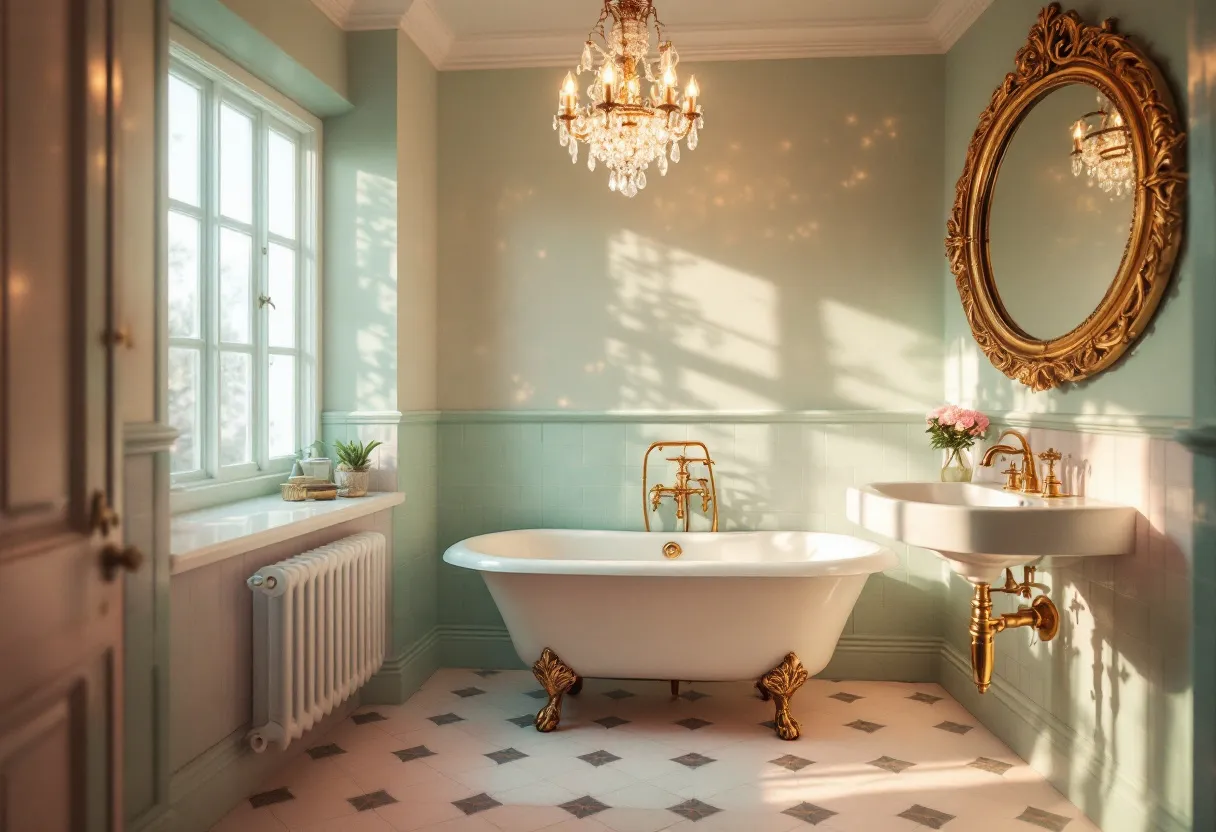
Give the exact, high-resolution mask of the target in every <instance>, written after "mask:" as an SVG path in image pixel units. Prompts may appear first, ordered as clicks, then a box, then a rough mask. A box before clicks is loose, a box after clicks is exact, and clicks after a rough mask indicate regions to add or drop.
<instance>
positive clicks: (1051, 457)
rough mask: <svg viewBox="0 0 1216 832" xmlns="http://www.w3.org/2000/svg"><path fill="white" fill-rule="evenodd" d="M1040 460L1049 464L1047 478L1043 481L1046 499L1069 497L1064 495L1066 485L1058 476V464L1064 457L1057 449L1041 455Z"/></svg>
mask: <svg viewBox="0 0 1216 832" xmlns="http://www.w3.org/2000/svg"><path fill="white" fill-rule="evenodd" d="M1039 459H1041V460H1043V461H1044V462H1046V463H1047V477H1046V478H1045V479H1044V480H1043V496H1044V497H1067V496H1069V495H1068V494H1065V493H1064V488H1063V486H1064V484H1063V483H1062V482H1060V478H1059V477H1057V476H1056V463H1057V462H1059V461H1060V460H1061V459H1063V457H1061V456H1060V452H1059V451H1057V450H1056V449H1055V448H1048V449H1047V450H1045V451H1043V453H1041V454H1039Z"/></svg>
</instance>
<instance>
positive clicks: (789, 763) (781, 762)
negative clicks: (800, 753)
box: [769, 754, 815, 771]
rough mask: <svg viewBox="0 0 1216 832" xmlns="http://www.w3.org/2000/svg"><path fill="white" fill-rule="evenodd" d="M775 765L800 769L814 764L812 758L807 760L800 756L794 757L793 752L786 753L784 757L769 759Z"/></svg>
mask: <svg viewBox="0 0 1216 832" xmlns="http://www.w3.org/2000/svg"><path fill="white" fill-rule="evenodd" d="M769 762H770V763H772V764H773V765H775V766H781V767H782V768H788V769H789V770H790V771H802V770H803V769H804V768H806V767H807V766H813V765H815V761H814V760H807V759H804V758H802V757H795V756H794V755H793V754H786V755H785V756H784V757H778V758H777V759H775V760H769Z"/></svg>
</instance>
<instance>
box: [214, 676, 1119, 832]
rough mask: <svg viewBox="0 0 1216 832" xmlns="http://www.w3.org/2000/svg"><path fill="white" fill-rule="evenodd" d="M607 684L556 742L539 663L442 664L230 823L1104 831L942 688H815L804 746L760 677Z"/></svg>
mask: <svg viewBox="0 0 1216 832" xmlns="http://www.w3.org/2000/svg"><path fill="white" fill-rule="evenodd" d="M683 690H684V692H683V694H682V696H681V698H679V699H675V700H673V699H672V698H671V696H670V693H669V691H668V686H667V683H666V682H622V681H612V680H598V679H589V680H588V681H587V683H586V687H585V689H584V690H583V692H582V693H581V694H580V695H579V696H578V697H577V698H573V697H567V698H566V703H565V708H564V714H563V719H562V725H561V728H560V729H559V730H558V731H557V732H556V733H553V734H539V733H537V732H536V731H535V730H534V729H533V728H532V726H531V723H532V714H533V713H534V712H535V711H536V710H537V709H538V707H539V706H540V704H541V703H542V701H543V699H544V694H543V693H541V692H540V691H539V690H538V687H537V684H536V682H535V680H533V678H532V676H531V674H529V673H526V672H523V671H510V672H494V671H469V670H442V671H440V672H439V673H437V674H436V675H435V676H433V677H432V678H431V679H430V680H429V681H428V682H427V683H426V685H425V686H424V687H423V689H422V690H420V691H419V692H418V693H417V694H415V695H414V696H413V697H412V698H411V699H410V700H409V701H408V702H407V703H405V704H404V705H399V706H392V707H385V706H377V707H374V708H364V709H362V710H361V712H360V713H358V714H356V715H355V716H354V717H353V718H352V719H351V720H349V721H348V722H346V723H345V724H344V725H342V726H341V727H340V728H339V729H337V730H335V731H333V732H331V733H330V734H329V735H328V736H326V737H324V738H321V739H319V740H316V741H314V743H313V744H312V745H311V746H310V747H309V753H308V755H307V756H304V757H303V758H301V759H300V760H298V761H297V762H296V763H294V764H293V765H291V766H290V767H289V768H288V770H286V771H284V772H282V773H281V774H280V775H278V776H276V777H275V778H274V779H273V780H272V781H270V782H267V783H264V784H262V786H261V787H260V788H259V789H258V793H257V794H254V795H252V796H251V797H250V799H249V800H247V801H245V802H244V803H242V804H241V805H240V806H239V807H238V808H237V809H235V810H233V811H232V812H231V813H230V814H229V815H228V816H227V817H226V818H225V819H224V820H223V821H222V822H221V823H220V824H219V825H218V826H216V827H215V830H217V832H238V831H239V832H261V831H262V830H274V832H282V830H285V829H292V830H310V831H312V832H392V830H397V832H409V831H410V830H427V832H430V831H431V830H435V831H436V832H438V830H443V831H444V832H529V830H536V829H545V830H550V832H576V831H577V832H605V830H612V832H657V830H662V829H671V830H683V831H684V832H687V831H688V830H696V832H702V830H705V832H709V830H719V832H785V830H794V829H809V828H814V829H815V830H816V832H845V830H848V831H849V832H858V831H859V830H865V832H888V830H890V832H901V830H906V831H907V832H916V830H924V829H945V830H949V832H1035V830H1040V829H1048V830H1068V832H1096V829H1097V827H1095V826H1094V825H1093V824H1092V823H1090V822H1089V821H1088V820H1086V819H1085V818H1084V816H1083V815H1082V814H1081V812H1080V811H1079V810H1078V809H1077V808H1076V807H1075V806H1073V805H1072V804H1070V803H1069V802H1068V801H1067V800H1065V799H1064V798H1063V797H1062V796H1061V795H1060V794H1059V793H1058V792H1056V791H1055V790H1054V789H1053V788H1052V787H1051V786H1050V785H1048V784H1047V783H1046V782H1045V781H1044V780H1043V778H1041V777H1040V776H1039V775H1038V774H1037V773H1035V772H1034V771H1033V770H1032V769H1031V768H1030V767H1029V766H1027V765H1026V764H1025V763H1024V762H1022V761H1021V760H1020V759H1018V758H1017V757H1016V756H1014V754H1013V753H1012V752H1011V751H1010V750H1009V749H1008V748H1007V747H1005V745H1004V744H1003V743H1001V742H1000V741H999V740H997V739H996V738H995V737H994V736H992V734H990V733H989V732H988V731H986V730H985V729H984V728H983V727H981V726H980V725H979V724H978V723H977V722H976V720H975V719H974V718H973V717H972V716H971V715H970V714H969V713H968V712H967V711H966V710H964V709H963V708H962V707H961V706H960V705H959V704H958V703H956V702H955V701H954V700H952V699H950V698H949V696H947V695H946V693H945V691H943V690H942V689H941V688H939V687H937V686H936V685H906V684H895V683H887V682H829V681H820V680H811V681H810V682H809V683H808V684H807V685H806V686H805V687H803V689H802V690H801V691H799V692H798V695H797V696H796V697H795V698H794V713H795V715H796V716H797V717H798V718H799V719H800V721H801V722H802V726H803V736H802V739H801V740H799V741H797V742H782V741H781V740H779V739H777V738H776V736H775V735H774V734H773V732H772V730H770V728H769V727H767V726H766V725H764V724H763V723H765V722H767V721H768V720H770V719H772V716H773V714H772V706H771V705H770V704H769V703H766V702H762V701H760V699H759V698H758V697H757V696H756V693H755V691H754V690H753V688H752V686H751V685H750V684H745V683H740V684H696V685H685V686H684V689H683Z"/></svg>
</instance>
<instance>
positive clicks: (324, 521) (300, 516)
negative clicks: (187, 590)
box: [169, 492, 405, 575]
mask: <svg viewBox="0 0 1216 832" xmlns="http://www.w3.org/2000/svg"><path fill="white" fill-rule="evenodd" d="M404 502H405V495H404V494H401V493H399V492H381V493H374V494H368V495H367V496H366V497H361V498H358V499H353V500H348V499H344V498H341V497H339V498H338V499H337V500H332V501H328V500H326V501H320V502H318V501H311V500H310V501H309V502H305V503H289V502H286V501H284V500H283V499H282V498H281V497H279V496H277V495H271V496H268V497H255V498H253V499H251V500H241V501H239V502H235V503H229V504H227V505H223V506H214V507H212V508H205V509H200V510H199V511H190V512H186V513H184V514H179V515H176V516H175V517H173V519H172V521H171V522H170V524H169V528H170V546H169V551H170V557H169V574H170V575H179V574H181V573H183V572H189V571H190V570H192V569H198V568H200V567H203V566H208V565H209V564H212V563H216V562H218V561H221V560H224V559H226V558H230V557H233V556H234V555H240V554H243V553H245V552H249V551H252V550H254V549H261V548H262V547H264V546H271V545H273V544H275V543H282V542H283V541H285V540H290V539H291V538H293V537H298V536H300V535H303V534H309V533H310V532H315V531H318V530H320V529H324V528H327V527H329V526H336V525H338V524H339V523H346V522H348V521H350V520H357V519H358V518H360V517H366V516H368V515H369V514H376V513H377V512H381V511H388V510H389V509H391V508H392V507H393V506H398V505H401V504H402V503H404Z"/></svg>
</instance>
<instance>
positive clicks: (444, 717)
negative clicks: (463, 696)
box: [427, 714, 464, 725]
mask: <svg viewBox="0 0 1216 832" xmlns="http://www.w3.org/2000/svg"><path fill="white" fill-rule="evenodd" d="M427 719H429V720H430V721H431V722H433V723H435V724H436V725H451V724H452V723H453V722H464V717H462V716H456V714H440V715H439V716H428V717H427Z"/></svg>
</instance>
